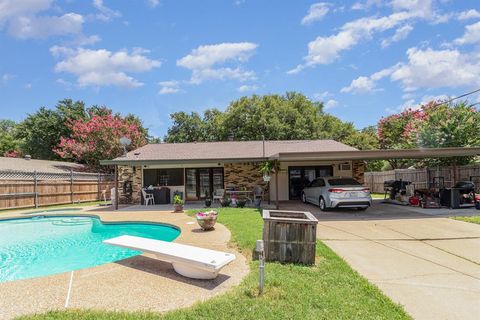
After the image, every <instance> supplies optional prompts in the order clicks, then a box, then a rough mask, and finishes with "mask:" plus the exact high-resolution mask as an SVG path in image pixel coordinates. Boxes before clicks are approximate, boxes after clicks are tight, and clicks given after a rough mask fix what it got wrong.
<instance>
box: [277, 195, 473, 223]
mask: <svg viewBox="0 0 480 320" xmlns="http://www.w3.org/2000/svg"><path fill="white" fill-rule="evenodd" d="M382 201H383V200H378V199H376V200H374V201H373V204H372V206H371V207H370V208H368V209H367V210H365V211H358V210H356V209H332V210H329V211H325V212H324V211H321V210H320V208H319V207H318V206H316V205H313V204H310V203H302V202H301V201H285V202H280V209H282V210H297V211H309V212H311V213H312V214H313V215H314V216H315V217H316V218H317V219H318V220H319V221H371V220H399V219H428V218H439V217H443V218H445V217H453V216H471V215H480V211H478V210H475V208H462V209H455V210H452V209H446V208H441V209H423V208H420V207H411V206H402V205H395V204H388V203H382Z"/></svg>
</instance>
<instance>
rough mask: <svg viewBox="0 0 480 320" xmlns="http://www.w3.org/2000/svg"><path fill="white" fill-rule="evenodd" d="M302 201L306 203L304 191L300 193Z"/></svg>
mask: <svg viewBox="0 0 480 320" xmlns="http://www.w3.org/2000/svg"><path fill="white" fill-rule="evenodd" d="M302 202H303V203H307V197H306V196H305V193H302Z"/></svg>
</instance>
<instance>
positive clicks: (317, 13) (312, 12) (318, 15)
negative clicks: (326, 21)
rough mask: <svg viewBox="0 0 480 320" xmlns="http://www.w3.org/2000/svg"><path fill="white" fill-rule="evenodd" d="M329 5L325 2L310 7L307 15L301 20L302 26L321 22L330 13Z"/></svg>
mask: <svg viewBox="0 0 480 320" xmlns="http://www.w3.org/2000/svg"><path fill="white" fill-rule="evenodd" d="M329 7H330V4H329V3H326V2H318V3H314V4H312V5H311V6H310V9H309V10H308V13H307V15H306V16H305V17H303V19H302V24H304V25H305V24H310V23H313V22H315V21H319V20H322V19H323V18H324V17H325V16H326V15H327V13H328V12H329V11H330V8H329Z"/></svg>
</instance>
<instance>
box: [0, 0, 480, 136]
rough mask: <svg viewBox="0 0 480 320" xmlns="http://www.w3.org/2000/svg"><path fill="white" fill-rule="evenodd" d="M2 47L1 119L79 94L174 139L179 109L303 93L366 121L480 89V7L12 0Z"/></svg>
mask: <svg viewBox="0 0 480 320" xmlns="http://www.w3.org/2000/svg"><path fill="white" fill-rule="evenodd" d="M0 57H1V59H0V110H1V111H2V113H1V116H0V117H2V118H10V119H14V120H21V119H23V118H24V117H25V115H26V114H27V113H29V112H34V111H35V110H36V109H38V108H39V107H40V106H47V107H53V106H54V105H55V103H56V102H57V101H58V100H60V99H63V98H72V99H79V100H83V101H85V102H86V104H87V105H92V104H97V105H107V106H109V107H111V108H112V109H114V110H115V111H119V112H121V113H123V114H126V113H129V112H131V113H134V114H137V115H138V116H140V117H141V118H142V119H143V121H144V124H145V125H146V126H147V127H149V128H150V131H151V133H152V134H154V135H156V136H163V135H164V134H165V132H166V130H167V129H168V126H169V123H170V122H169V114H170V113H171V112H174V111H187V112H189V111H198V112H202V111H203V110H204V109H206V108H211V107H217V108H219V109H224V108H225V107H226V106H227V105H228V103H229V102H230V101H232V100H234V99H237V98H239V97H241V96H243V95H250V94H254V93H255V94H269V93H284V92H285V91H291V90H295V91H299V92H302V93H304V94H305V95H307V96H309V97H311V98H312V99H314V100H321V101H324V103H325V105H326V106H327V111H328V112H330V113H332V114H334V115H336V116H338V117H340V118H341V119H343V120H347V121H352V122H354V123H355V125H356V126H357V127H358V128H362V127H365V126H367V125H372V124H375V123H376V122H377V120H378V119H379V118H380V117H381V116H384V115H388V114H390V113H393V112H398V111H400V110H402V108H405V107H406V106H415V105H418V103H421V102H424V101H426V100H429V99H432V98H444V97H446V96H456V95H459V94H461V93H464V92H467V91H470V90H474V89H477V88H480V3H479V2H478V0H462V1H454V0H389V1H378V0H360V1H335V2H333V1H331V2H315V1H265V0H255V1H254V0H236V1H235V0H224V1H209V0H204V1H193V0H192V1H183V0H177V1H173V0H123V1H118V0H117V1H115V0H103V1H102V0H93V1H90V0H65V1H54V0H16V1H11V0H0ZM471 99H472V100H471V101H472V102H477V101H480V100H478V99H479V97H477V96H473V97H471Z"/></svg>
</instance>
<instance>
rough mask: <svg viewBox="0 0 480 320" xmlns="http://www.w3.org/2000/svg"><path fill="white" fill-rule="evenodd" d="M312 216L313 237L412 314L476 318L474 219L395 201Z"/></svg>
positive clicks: (478, 228)
mask: <svg viewBox="0 0 480 320" xmlns="http://www.w3.org/2000/svg"><path fill="white" fill-rule="evenodd" d="M379 210H380V212H381V210H386V211H385V212H387V211H388V213H389V214H390V216H389V214H386V215H385V216H382V215H381V214H379ZM392 212H396V214H392ZM316 216H317V217H318V218H319V219H320V222H319V225H318V237H319V238H320V239H322V240H323V241H324V242H325V243H326V244H327V245H328V246H329V247H330V248H332V249H333V250H334V251H335V252H336V253H337V254H339V255H340V256H341V257H343V258H344V259H345V260H346V261H347V262H348V263H349V265H350V266H351V267H352V268H353V269H355V270H356V271H358V272H359V273H360V274H361V275H363V276H364V277H366V278H367V279H368V280H369V281H370V282H372V283H374V284H375V285H376V286H378V287H379V288H380V289H381V290H382V291H383V292H384V293H385V294H386V295H387V296H389V297H390V298H391V299H392V300H393V301H395V302H396V303H399V304H401V305H403V306H404V308H405V310H406V311H407V312H408V313H409V314H410V315H411V316H412V317H413V318H415V319H436V320H438V319H462V320H466V319H480V225H476V224H470V223H466V222H461V221H455V220H452V219H448V218H438V217H432V216H426V215H420V214H418V213H416V214H414V213H412V212H410V211H408V210H407V211H405V210H402V209H401V208H399V207H395V206H393V207H388V208H383V209H382V208H380V209H378V208H377V209H374V210H372V213H371V215H370V216H369V214H368V211H367V212H365V213H362V216H363V218H362V217H358V216H355V215H354V214H352V213H343V214H340V217H337V218H335V214H333V215H332V214H328V213H327V214H326V215H322V214H321V213H316Z"/></svg>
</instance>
